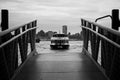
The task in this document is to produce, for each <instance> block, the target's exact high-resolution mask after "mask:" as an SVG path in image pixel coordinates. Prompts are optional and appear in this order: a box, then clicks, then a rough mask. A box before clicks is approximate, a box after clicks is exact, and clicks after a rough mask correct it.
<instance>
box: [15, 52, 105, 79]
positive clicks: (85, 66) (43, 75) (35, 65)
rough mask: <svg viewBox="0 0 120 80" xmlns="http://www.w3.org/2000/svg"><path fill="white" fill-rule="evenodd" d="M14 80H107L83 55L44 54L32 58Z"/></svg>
mask: <svg viewBox="0 0 120 80" xmlns="http://www.w3.org/2000/svg"><path fill="white" fill-rule="evenodd" d="M14 80H107V78H106V77H105V76H104V75H103V73H102V72H101V71H100V70H99V69H98V67H97V66H96V64H95V63H94V62H93V61H92V60H91V59H90V58H89V57H88V56H87V55H84V54H82V53H80V54H78V53H63V54H52V53H51V54H50V53H49V54H42V55H36V56H33V57H32V58H30V59H29V60H28V61H27V62H26V64H25V65H24V66H23V68H22V70H21V71H20V72H19V73H18V75H17V76H16V77H15V79H14Z"/></svg>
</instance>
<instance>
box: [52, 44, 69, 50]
mask: <svg viewBox="0 0 120 80" xmlns="http://www.w3.org/2000/svg"><path fill="white" fill-rule="evenodd" d="M50 47H51V49H69V45H50Z"/></svg>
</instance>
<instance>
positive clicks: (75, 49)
mask: <svg viewBox="0 0 120 80" xmlns="http://www.w3.org/2000/svg"><path fill="white" fill-rule="evenodd" d="M69 44H70V47H69V49H68V50H51V48H50V41H41V42H40V43H36V49H37V52H38V54H49V53H52V54H57V53H63V52H64V53H65V52H66V53H80V52H81V51H82V45H83V41H69Z"/></svg>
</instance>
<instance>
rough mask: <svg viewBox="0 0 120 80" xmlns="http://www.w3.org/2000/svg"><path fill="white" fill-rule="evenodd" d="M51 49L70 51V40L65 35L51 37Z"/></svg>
mask: <svg viewBox="0 0 120 80" xmlns="http://www.w3.org/2000/svg"><path fill="white" fill-rule="evenodd" d="M50 47H51V49H68V48H69V38H68V36H67V35H65V34H54V35H53V37H51V44H50Z"/></svg>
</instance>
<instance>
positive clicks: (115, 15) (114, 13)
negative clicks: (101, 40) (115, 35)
mask: <svg viewBox="0 0 120 80" xmlns="http://www.w3.org/2000/svg"><path fill="white" fill-rule="evenodd" d="M119 26H120V21H119V10H118V9H113V10H112V29H115V30H118V29H119Z"/></svg>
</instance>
